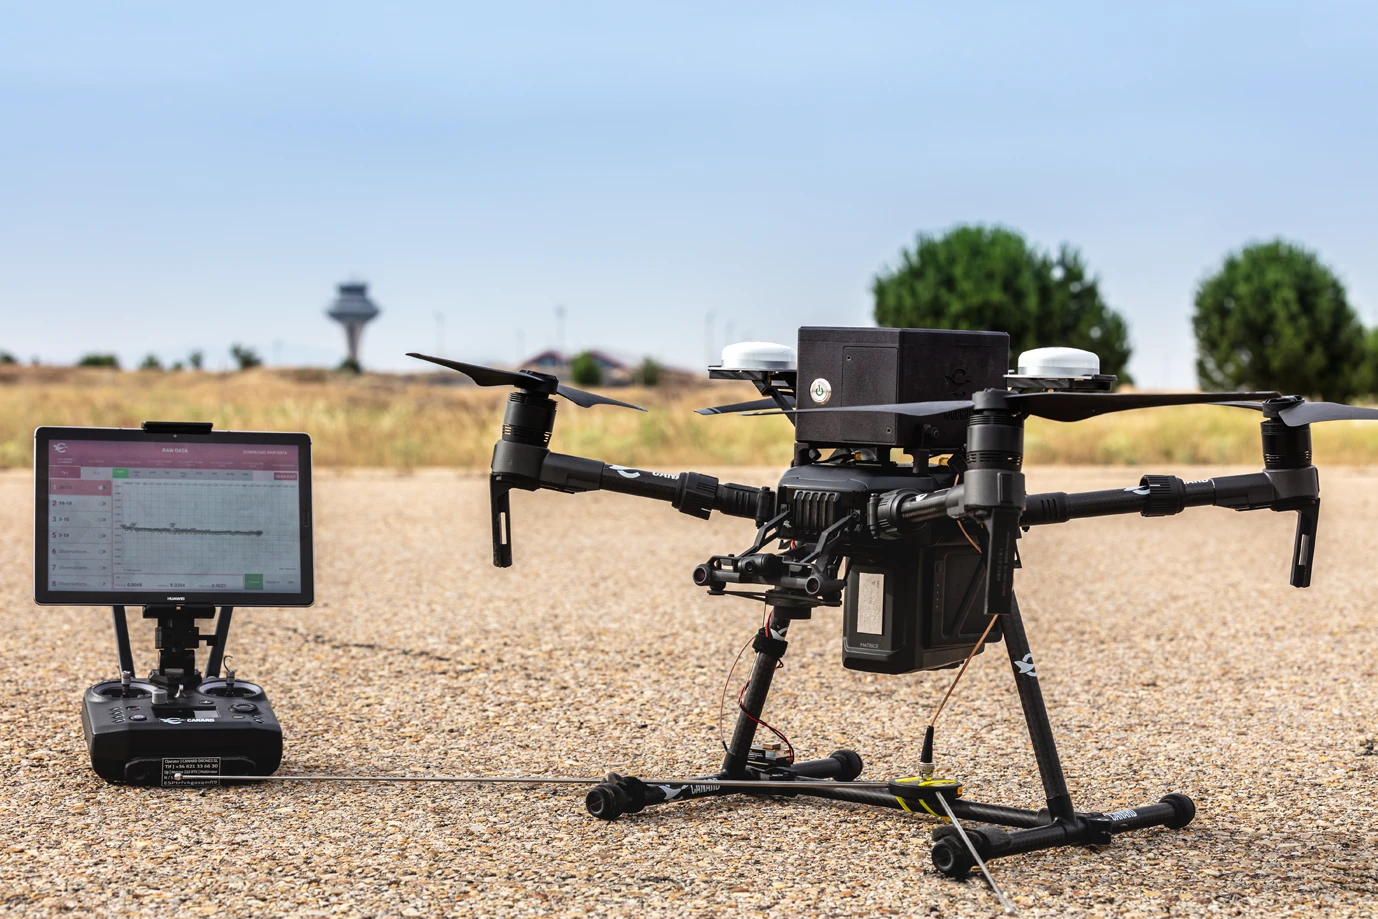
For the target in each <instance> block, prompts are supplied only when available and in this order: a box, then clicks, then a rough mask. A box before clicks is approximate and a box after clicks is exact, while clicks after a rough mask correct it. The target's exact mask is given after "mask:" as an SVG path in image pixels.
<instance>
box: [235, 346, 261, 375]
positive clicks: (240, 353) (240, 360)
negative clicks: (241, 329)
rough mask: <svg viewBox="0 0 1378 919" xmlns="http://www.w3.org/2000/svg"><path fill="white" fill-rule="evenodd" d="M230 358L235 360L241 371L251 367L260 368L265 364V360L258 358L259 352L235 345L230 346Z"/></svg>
mask: <svg viewBox="0 0 1378 919" xmlns="http://www.w3.org/2000/svg"><path fill="white" fill-rule="evenodd" d="M230 357H232V358H234V360H235V363H236V364H238V365H239V369H240V370H248V369H249V368H251V367H258V366H260V365H261V364H262V363H263V358H261V357H259V356H258V352H257V351H255V350H254V349H253V348H250V347H247V346H246V345H241V344H238V343H235V344H233V345H230Z"/></svg>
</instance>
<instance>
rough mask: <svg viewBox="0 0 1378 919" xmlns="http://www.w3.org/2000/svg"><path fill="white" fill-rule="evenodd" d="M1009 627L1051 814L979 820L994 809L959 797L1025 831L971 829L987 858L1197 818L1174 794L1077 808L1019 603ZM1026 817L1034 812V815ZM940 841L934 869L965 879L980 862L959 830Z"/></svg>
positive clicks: (942, 833) (966, 805)
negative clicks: (1108, 807) (1106, 809)
mask: <svg viewBox="0 0 1378 919" xmlns="http://www.w3.org/2000/svg"><path fill="white" fill-rule="evenodd" d="M1003 625H1004V629H1005V643H1006V647H1007V649H1008V651H1009V656H1010V663H1011V665H1012V666H1013V670H1014V679H1015V684H1016V685H1017V687H1018V689H1019V701H1020V703H1021V704H1022V706H1023V708H1024V721H1025V723H1026V724H1027V725H1028V729H1029V739H1030V741H1031V742H1032V744H1033V749H1034V759H1035V760H1036V761H1037V762H1038V772H1039V776H1040V777H1041V778H1042V780H1043V791H1044V794H1045V796H1046V798H1047V801H1048V810H1047V812H1046V814H1038V815H1037V817H1038V820H1037V823H1036V824H1029V823H1024V824H1019V823H1016V822H1014V821H1012V820H1002V819H998V818H999V817H1000V816H1002V815H1001V814H999V813H993V814H991V815H990V817H982V816H977V813H979V811H980V810H984V809H986V808H988V807H989V805H981V804H976V803H975V802H967V801H965V800H963V799H957V800H956V801H955V802H953V803H954V804H955V805H962V806H963V809H972V810H975V811H976V812H977V813H973V814H971V815H970V816H973V817H975V819H977V820H982V819H984V820H986V821H987V822H989V823H1000V824H1004V825H1006V826H1021V825H1022V826H1023V827H1025V828H1024V829H1017V830H1014V831H1012V832H1009V831H1005V830H1001V829H995V828H993V827H983V828H980V829H970V830H968V836H969V837H970V838H971V841H972V843H973V844H974V845H975V847H976V850H977V851H978V852H979V853H980V855H981V857H982V858H983V859H985V860H987V861H989V860H991V859H994V858H1003V857H1005V856H1007V855H1018V854H1020V853H1022V852H1034V851H1037V850H1039V849H1052V848H1057V847H1059V846H1084V845H1104V844H1106V843H1109V842H1110V841H1111V839H1112V838H1113V837H1114V836H1116V835H1118V834H1120V833H1127V832H1129V831H1130V830H1139V829H1144V828H1147V827H1152V826H1166V827H1170V828H1172V829H1181V828H1182V827H1184V826H1186V825H1187V824H1188V823H1190V822H1191V820H1192V818H1193V817H1194V816H1195V815H1196V807H1195V805H1194V804H1192V801H1191V799H1190V798H1188V797H1187V796H1186V795H1181V794H1169V795H1166V796H1164V797H1163V798H1161V799H1160V800H1159V801H1158V803H1156V804H1146V805H1142V806H1140V807H1135V808H1129V809H1124V810H1118V811H1114V812H1112V813H1108V814H1101V813H1079V812H1077V811H1076V810H1075V809H1074V808H1073V807H1072V797H1071V795H1070V794H1069V793H1068V791H1067V781H1066V779H1065V777H1064V776H1063V773H1062V763H1061V761H1060V760H1059V759H1058V755H1057V746H1056V744H1055V743H1054V742H1053V731H1052V726H1051V725H1050V724H1049V722H1048V711H1047V709H1046V708H1045V707H1044V705H1043V693H1042V691H1041V690H1040V689H1039V686H1038V673H1037V670H1036V669H1035V666H1034V660H1033V653H1032V652H1031V651H1030V650H1029V641H1028V637H1027V636H1026V635H1025V634H1024V623H1023V621H1022V620H1021V619H1020V616H1019V607H1018V605H1017V604H1015V603H1013V602H1012V603H1011V607H1010V611H1009V613H1008V614H1006V615H1005V621H1004V623H1003ZM998 810H1001V811H1003V810H1013V809H1006V808H1000V809H998ZM954 811H955V812H956V813H957V814H958V815H959V816H961V817H966V816H968V814H964V813H963V812H962V810H958V809H956V808H954ZM1023 813H1025V814H1032V812H1030V811H1025V812H1023ZM991 817H994V818H996V819H991ZM1038 824H1042V825H1038ZM934 839H935V840H936V843H937V844H936V845H935V846H934V848H933V864H934V866H935V867H936V868H937V869H938V870H939V871H941V872H942V873H943V874H946V875H949V876H951V877H963V876H965V875H966V873H967V872H968V871H970V870H971V868H972V867H973V865H974V862H973V861H972V859H971V857H970V855H969V854H968V851H967V850H966V848H965V845H964V843H963V842H962V841H961V840H959V839H958V838H957V837H956V835H955V831H953V830H952V829H951V828H950V827H939V828H938V829H936V830H935V831H934Z"/></svg>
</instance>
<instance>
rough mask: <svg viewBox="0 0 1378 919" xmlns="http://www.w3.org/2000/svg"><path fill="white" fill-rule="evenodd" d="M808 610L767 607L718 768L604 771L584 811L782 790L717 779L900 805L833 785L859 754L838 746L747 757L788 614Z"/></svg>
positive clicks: (856, 770)
mask: <svg viewBox="0 0 1378 919" xmlns="http://www.w3.org/2000/svg"><path fill="white" fill-rule="evenodd" d="M809 615H810V610H809V608H807V607H793V606H786V605H783V604H781V605H779V606H772V607H771V610H770V615H769V617H767V619H766V625H765V627H764V628H762V629H761V630H760V631H759V632H757V633H756V638H755V639H754V640H753V641H752V648H753V649H755V651H756V658H755V660H754V661H753V663H752V666H751V678H750V680H749V682H748V683H747V686H746V689H745V691H744V692H743V694H742V697H741V705H740V707H739V710H738V712H737V723H736V726H735V727H734V728H733V730H732V739H731V741H729V742H728V744H727V752H726V755H725V756H724V757H723V765H722V771H720V772H719V773H718V774H717V775H711V776H702V777H699V778H696V779H692V780H690V781H689V783H688V784H685V785H648V784H646V783H645V782H642V781H641V780H639V779H636V778H634V777H631V776H622V775H618V774H617V773H609V774H608V777H607V781H606V782H604V783H603V784H601V785H597V786H595V787H594V788H593V789H592V790H591V791H590V792H589V793H588V795H587V797H586V798H585V799H584V803H585V805H586V806H587V807H588V810H589V813H590V814H592V815H593V816H595V817H598V818H600V819H603V820H615V819H617V818H618V817H620V816H621V815H623V814H634V813H637V812H638V811H640V810H642V809H644V808H646V807H649V806H650V805H652V804H665V803H668V802H670V801H691V800H693V799H695V798H712V797H719V796H722V795H729V794H771V795H779V794H787V795H793V794H795V793H796V792H794V791H793V790H787V791H784V792H781V791H780V790H779V789H778V788H771V789H770V790H769V791H767V790H765V789H762V790H761V791H760V792H756V791H752V790H749V789H747V790H743V789H741V788H735V787H734V788H724V787H723V786H721V785H717V784H714V781H715V780H721V779H738V780H742V779H745V780H751V779H764V780H780V779H798V780H799V784H800V791H799V792H798V793H799V794H810V795H817V796H818V797H829V798H837V799H839V800H846V801H856V802H859V803H862V804H879V805H881V806H884V807H900V806H901V805H900V804H898V803H897V802H896V799H895V798H894V797H893V796H890V795H886V794H884V793H881V792H874V791H866V790H864V789H847V788H846V787H845V786H843V785H835V784H834V783H832V782H828V781H825V780H827V779H837V780H839V781H840V782H844V783H845V782H849V781H851V780H852V779H854V778H856V777H857V775H859V774H860V772H861V768H862V763H861V757H859V756H857V755H856V753H854V752H852V751H851V750H838V751H837V752H835V753H833V754H832V755H831V756H829V757H827V758H825V759H815V760H807V761H805V762H802V763H789V764H784V763H782V764H781V765H779V766H773V765H771V764H769V763H762V762H760V761H759V760H758V761H756V762H752V761H751V752H752V750H751V748H752V743H753V742H754V741H755V739H756V729H757V727H758V726H759V725H760V724H761V713H762V712H763V711H764V710H765V704H766V696H767V695H768V694H769V693H770V684H771V681H772V680H773V679H774V677H775V670H776V668H777V667H779V665H780V659H781V658H783V657H784V656H785V651H786V649H787V648H788V643H787V642H786V641H785V634H786V632H788V630H789V624H790V621H791V620H793V619H806V618H808V617H809Z"/></svg>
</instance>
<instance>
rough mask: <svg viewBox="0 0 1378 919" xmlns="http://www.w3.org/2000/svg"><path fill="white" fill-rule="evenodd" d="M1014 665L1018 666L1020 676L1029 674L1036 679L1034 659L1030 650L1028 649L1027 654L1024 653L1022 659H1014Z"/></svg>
mask: <svg viewBox="0 0 1378 919" xmlns="http://www.w3.org/2000/svg"><path fill="white" fill-rule="evenodd" d="M1014 665H1015V666H1016V667H1018V668H1019V675H1020V676H1030V677H1033V678H1034V679H1035V680H1036V679H1038V674H1037V673H1035V672H1034V659H1033V652H1032V651H1030V652H1029V653H1028V654H1025V655H1024V659H1023V660H1022V661H1015V662H1014Z"/></svg>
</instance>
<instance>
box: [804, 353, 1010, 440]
mask: <svg viewBox="0 0 1378 919" xmlns="http://www.w3.org/2000/svg"><path fill="white" fill-rule="evenodd" d="M1009 359H1010V337H1009V336H1008V335H1006V334H1005V333H1004V332H954V331H948V330H943V329H843V328H829V327H822V326H805V327H803V328H801V329H800V330H799V376H798V384H797V391H798V393H799V407H800V408H822V407H824V406H839V405H888V404H893V403H898V402H938V401H949V400H956V399H966V398H968V397H970V396H971V394H972V393H974V392H979V391H980V390H982V389H988V388H994V389H1004V388H1005V374H1006V373H1007V372H1008V370H1009ZM795 438H796V440H798V441H800V442H801V443H807V444H810V445H811V446H818V447H823V446H832V447H841V446H864V445H874V446H889V447H909V448H914V449H922V450H927V451H928V452H930V453H940V452H947V451H950V450H955V449H960V448H961V447H962V445H963V444H965V443H966V418H965V417H963V416H962V415H960V414H958V415H955V416H954V417H951V418H948V417H941V418H926V419H922V420H920V419H916V418H910V417H907V416H905V415H896V414H883V413H871V412H844V413H832V412H819V413H816V414H801V415H799V416H798V419H797V424H796V434H795Z"/></svg>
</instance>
